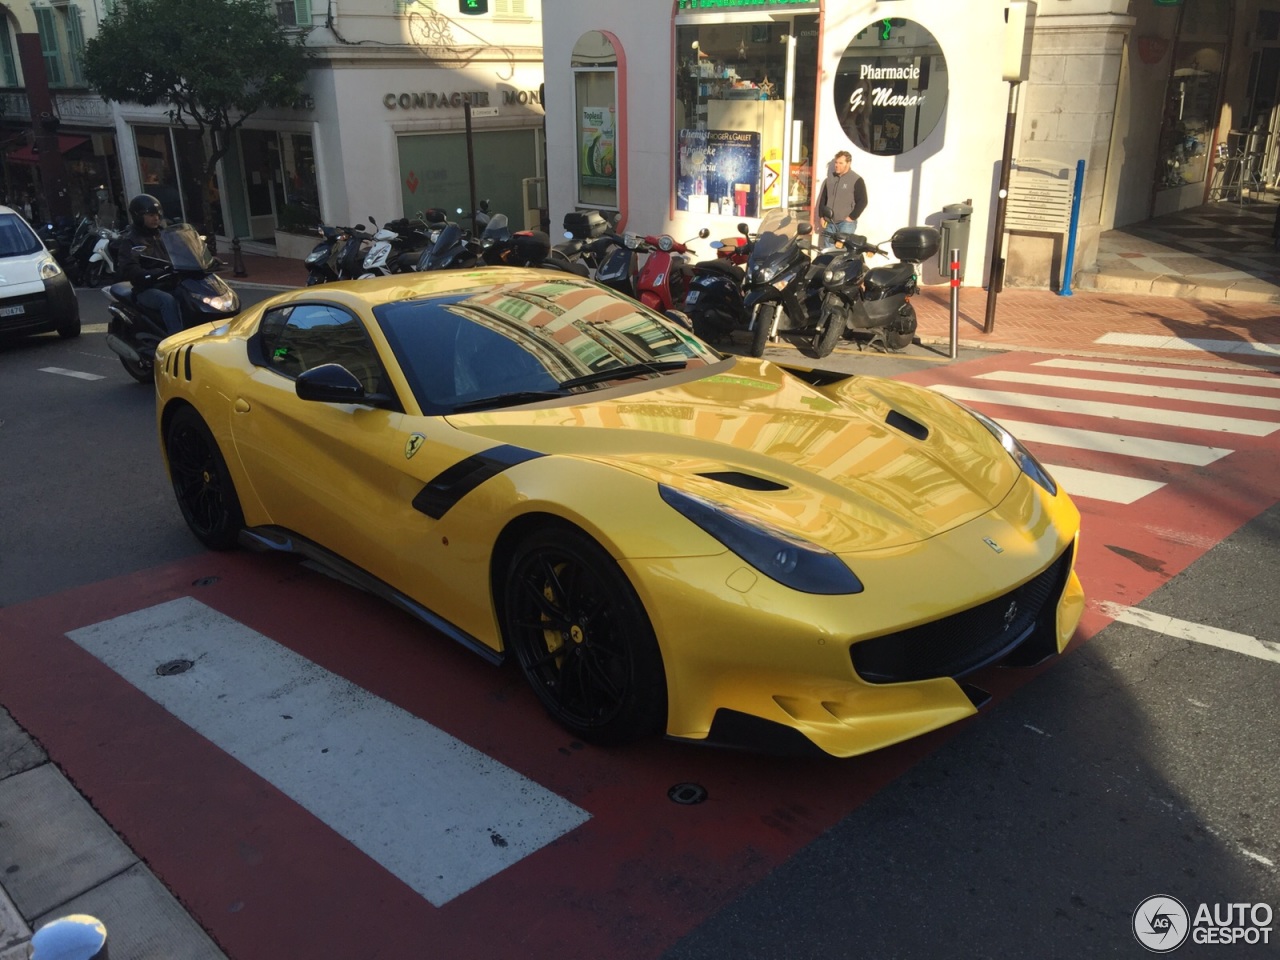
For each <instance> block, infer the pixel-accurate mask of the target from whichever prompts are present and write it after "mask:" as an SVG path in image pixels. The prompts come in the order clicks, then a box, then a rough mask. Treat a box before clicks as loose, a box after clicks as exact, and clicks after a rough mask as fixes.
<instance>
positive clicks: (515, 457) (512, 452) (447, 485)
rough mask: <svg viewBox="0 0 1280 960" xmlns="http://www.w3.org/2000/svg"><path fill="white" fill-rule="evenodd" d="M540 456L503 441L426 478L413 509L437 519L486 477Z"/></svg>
mask: <svg viewBox="0 0 1280 960" xmlns="http://www.w3.org/2000/svg"><path fill="white" fill-rule="evenodd" d="M543 456H546V454H543V453H536V452H535V451H533V450H526V449H524V448H523V447H514V446H511V445H510V444H504V445H502V446H500V447H493V448H492V449H490V450H486V451H485V452H484V453H478V454H476V455H475V456H474V457H467V458H466V459H465V460H460V461H458V462H457V463H455V464H454V465H453V466H452V467H449V468H448V469H447V470H444V471H442V472H441V473H439V474H437V475H436V477H435V478H434V479H432V480H430V481H429V482H428V483H427V485H426V486H425V487H423V488H422V489H421V490H420V491H419V492H418V495H417V496H416V497H414V498H413V508H414V509H415V510H419V511H421V512H422V513H425V514H426V515H427V516H428V517H431V518H432V519H433V520H439V519H440V518H441V517H443V516H444V515H445V514H446V513H448V512H449V508H450V507H452V506H453V505H454V504H455V503H457V502H458V501H459V500H461V499H462V498H463V497H465V496H466V495H467V494H468V493H470V492H471V491H472V490H474V489H475V488H476V487H478V486H480V484H482V483H484V482H485V481H486V480H488V479H490V478H491V477H496V476H497V475H498V474H500V473H501V472H502V471H503V470H506V469H507V468H508V467H514V466H515V465H516V464H519V463H524V462H525V461H526V460H536V459H537V458H538V457H543Z"/></svg>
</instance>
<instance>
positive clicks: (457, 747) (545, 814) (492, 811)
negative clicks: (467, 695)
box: [67, 597, 590, 906]
mask: <svg viewBox="0 0 1280 960" xmlns="http://www.w3.org/2000/svg"><path fill="white" fill-rule="evenodd" d="M67 636H68V637H70V638H71V640H73V641H74V642H75V643H77V644H78V645H79V646H81V647H82V648H84V649H85V650H86V651H88V652H89V653H90V654H92V655H93V656H95V657H97V658H98V659H99V660H100V661H102V663H104V664H105V665H106V666H107V667H109V668H110V669H112V670H114V671H115V672H116V673H118V674H119V675H120V676H121V677H123V678H124V679H125V680H127V681H128V682H129V683H131V684H132V685H133V686H134V687H136V688H137V689H138V690H140V691H141V692H142V693H144V694H146V695H147V696H148V697H150V698H151V699H152V700H154V701H155V702H156V703H158V704H159V705H160V706H162V707H164V709H166V710H167V711H169V713H171V714H173V716H175V717H177V718H178V719H179V720H181V721H182V722H183V723H185V724H186V725H187V726H189V727H191V729H193V730H195V731H196V732H197V733H199V734H200V735H202V736H203V737H205V739H207V740H209V741H211V742H212V743H213V744H215V745H216V746H217V747H219V748H220V749H222V750H225V751H226V752H227V753H229V754H230V755H231V756H233V757H235V758H236V759H237V760H239V761H240V762H241V763H242V764H244V765H245V766H246V767H248V768H249V769H250V770H252V771H253V772H254V773H256V774H257V775H258V776H260V777H262V778H263V779H264V780H266V781H268V782H270V783H271V784H273V785H274V786H275V787H276V788H277V789H279V790H280V791H281V792H282V793H284V794H285V795H286V796H288V797H290V798H291V799H292V800H294V801H295V802H296V803H297V804H299V805H300V806H301V807H303V808H305V809H306V810H308V811H310V812H311V813H312V814H314V815H315V816H316V817H317V818H319V819H320V820H322V821H323V822H324V823H326V824H327V825H328V826H329V827H330V828H331V829H333V830H334V831H335V832H337V833H339V834H341V835H342V836H343V837H345V838H346V839H347V840H348V841H349V842H350V843H352V844H354V845H355V846H356V847H357V848H358V849H360V850H362V851H363V852H364V853H365V854H367V855H368V856H370V857H371V858H373V859H374V860H376V861H377V862H378V863H379V864H381V865H382V866H383V867H384V868H385V869H387V870H388V871H390V872H391V873H392V874H394V875H395V876H396V877H399V878H400V879H401V880H402V881H403V882H404V883H405V884H407V885H408V886H409V887H411V888H412V889H413V890H415V891H417V892H418V893H419V894H420V895H421V896H423V897H425V898H426V899H427V900H429V901H430V902H431V903H433V904H434V905H436V906H440V905H441V904H444V903H447V902H448V901H449V900H452V899H453V898H454V897H457V896H458V895H459V894H462V893H464V892H465V891H467V890H469V889H471V888H472V887H474V886H476V885H477V884H479V883H481V882H483V881H484V880H487V879H488V878H489V877H491V876H493V875H495V874H497V873H498V872H499V871H501V870H503V869H505V868H506V867H509V866H511V865H512V864H513V863H516V862H517V861H519V860H521V859H523V858H524V857H526V856H528V855H529V854H531V853H534V852H535V851H537V850H539V849H540V848H542V847H544V846H546V845H547V844H549V843H551V842H552V841H553V840H555V839H556V838H557V837H560V836H562V835H563V834H565V833H568V832H569V831H570V830H572V829H574V828H575V827H577V826H579V825H580V824H582V823H584V822H585V821H586V820H588V819H589V817H590V814H588V813H587V812H586V811H584V810H582V809H580V808H579V807H577V806H575V805H574V804H572V803H570V802H569V801H567V800H565V799H563V798H561V797H559V796H557V795H556V794H554V793H551V792H550V791H548V790H546V789H545V788H543V787H541V786H539V785H538V784H536V783H534V782H533V781H531V780H529V779H527V778H526V777H524V776H523V775H521V774H519V773H517V772H516V771H514V770H512V769H510V768H509V767H506V766H504V765H502V764H501V763H498V762H497V761H496V760H494V759H492V758H491V757H489V756H487V755H485V754H483V753H481V752H479V751H478V750H474V749H472V748H471V747H469V746H467V745H466V744H464V743H462V742H461V741H460V740H456V739H454V738H453V737H451V736H449V735H448V734H446V733H444V732H443V731H442V730H439V729H437V728H436V727H433V726H431V725H430V724H429V723H426V722H425V721H423V720H420V719H418V718H417V717H415V716H413V715H412V714H410V713H407V712H406V711H404V710H402V709H400V708H399V707H397V706H395V705H393V704H390V703H388V702H387V701H385V700H382V699H380V698H378V697H376V696H374V695H373V694H371V693H370V692H368V691H367V690H364V689H362V688H360V687H358V686H356V685H355V684H353V683H351V682H350V681H348V680H345V679H343V678H342V677H339V676H337V675H335V674H333V673H330V672H329V671H327V670H325V669H323V668H321V667H319V666H317V665H316V664H314V663H312V662H311V661H309V660H307V659H306V658H304V657H301V656H299V655H298V654H296V653H294V652H293V651H292V650H289V649H287V648H286V647H283V646H281V645H280V644H278V643H276V642H275V641H273V640H271V639H270V638H268V637H266V636H264V635H263V634H260V633H258V632H256V631H255V630H252V629H250V628H249V627H247V626H245V625H244V624H242V623H240V622H239V621H237V620H233V619H231V618H230V617H227V616H225V615H223V614H221V613H219V612H218V611H216V610H214V609H212V608H210V607H208V606H205V605H204V604H202V603H200V602H199V601H198V600H195V599H193V598H191V597H180V598H178V599H176V600H171V601H169V602H167V603H162V604H159V605H158V606H154V607H149V608H147V609H144V610H138V611H136V612H134V613H129V614H125V615H124V616H121V617H116V618H115V619H114V620H107V621H105V622H103V623H98V624H94V625H93V626H89V627H83V628H81V629H79V630H74V631H72V632H71V633H68V634H67ZM184 664H185V667H182V665H184ZM171 665H178V666H176V667H175V666H171Z"/></svg>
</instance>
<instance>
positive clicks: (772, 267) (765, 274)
mask: <svg viewBox="0 0 1280 960" xmlns="http://www.w3.org/2000/svg"><path fill="white" fill-rule="evenodd" d="M785 266H786V264H785V263H762V264H759V265H758V266H757V267H756V275H755V279H756V282H757V283H769V282H770V281H771V280H773V278H774V277H776V276H777V275H778V272H779V271H780V270H781V269H782V268H783V267H785Z"/></svg>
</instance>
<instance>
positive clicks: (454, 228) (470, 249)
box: [416, 217, 505, 271]
mask: <svg viewBox="0 0 1280 960" xmlns="http://www.w3.org/2000/svg"><path fill="white" fill-rule="evenodd" d="M504 219H505V217H504ZM479 257H480V245H479V244H478V243H477V242H476V241H475V240H474V239H473V238H472V237H470V236H468V235H467V232H466V231H465V230H463V229H462V227H460V226H458V224H457V223H454V222H453V221H449V222H447V223H445V224H443V225H442V226H441V228H440V232H439V233H438V234H436V239H435V242H434V243H429V244H427V246H426V247H425V248H423V250H422V254H421V255H420V256H419V257H418V263H417V266H416V269H417V270H420V271H427V270H458V269H463V268H466V267H474V266H475V265H476V262H477V260H479Z"/></svg>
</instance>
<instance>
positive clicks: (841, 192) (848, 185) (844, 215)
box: [818, 150, 867, 247]
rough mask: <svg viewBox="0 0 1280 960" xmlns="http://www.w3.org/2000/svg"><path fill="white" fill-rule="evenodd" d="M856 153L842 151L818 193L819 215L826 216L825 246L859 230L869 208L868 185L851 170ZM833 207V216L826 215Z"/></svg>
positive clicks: (833, 162)
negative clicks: (864, 214) (859, 221)
mask: <svg viewBox="0 0 1280 960" xmlns="http://www.w3.org/2000/svg"><path fill="white" fill-rule="evenodd" d="M852 162H853V156H852V155H851V154H850V153H849V151H848V150H841V151H840V152H839V153H837V154H836V157H835V159H834V160H833V161H831V173H830V174H828V175H827V178H826V179H825V180H823V181H822V189H821V191H819V193H818V214H819V215H820V216H821V217H822V245H823V247H832V246H835V244H836V241H838V240H841V239H842V238H843V237H844V236H849V235H851V234H854V233H857V232H858V218H859V217H860V216H862V211H863V210H865V209H867V184H866V181H865V180H863V179H862V177H860V176H858V175H857V174H856V173H854V172H853V171H852V170H850V169H849V165H850V164H851V163H852ZM827 207H830V208H831V216H830V217H828V216H826V214H825V210H826V208H827Z"/></svg>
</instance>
